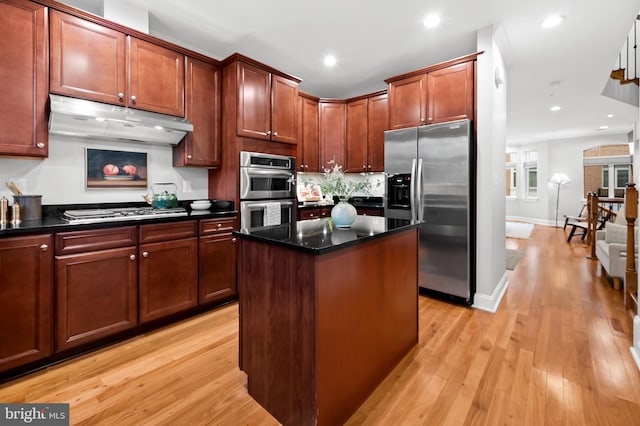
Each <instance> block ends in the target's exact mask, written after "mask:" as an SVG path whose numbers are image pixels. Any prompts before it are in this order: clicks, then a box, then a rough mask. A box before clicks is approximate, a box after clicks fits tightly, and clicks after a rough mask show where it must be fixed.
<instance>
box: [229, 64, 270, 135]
mask: <svg viewBox="0 0 640 426" xmlns="http://www.w3.org/2000/svg"><path fill="white" fill-rule="evenodd" d="M237 78H238V111H237V121H236V122H237V128H236V131H237V133H238V136H245V137H248V138H254V139H265V140H269V139H270V138H271V96H270V95H271V74H270V73H269V72H267V71H264V70H262V69H260V68H258V67H254V66H253V65H249V64H245V63H244V62H239V63H238V76H237Z"/></svg>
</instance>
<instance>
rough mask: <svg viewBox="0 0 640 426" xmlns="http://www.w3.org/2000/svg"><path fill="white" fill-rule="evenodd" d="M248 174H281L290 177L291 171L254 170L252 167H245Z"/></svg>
mask: <svg viewBox="0 0 640 426" xmlns="http://www.w3.org/2000/svg"><path fill="white" fill-rule="evenodd" d="M245 170H246V172H247V174H248V175H258V176H282V177H286V178H290V177H291V176H292V175H293V173H291V172H284V171H274V170H254V169H245Z"/></svg>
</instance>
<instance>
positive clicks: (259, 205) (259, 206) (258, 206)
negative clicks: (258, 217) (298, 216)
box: [246, 201, 293, 209]
mask: <svg viewBox="0 0 640 426" xmlns="http://www.w3.org/2000/svg"><path fill="white" fill-rule="evenodd" d="M274 202H276V203H278V204H280V205H283V206H291V205H293V201H274ZM246 207H247V208H249V209H265V208H267V204H266V203H255V204H254V203H250V204H246Z"/></svg>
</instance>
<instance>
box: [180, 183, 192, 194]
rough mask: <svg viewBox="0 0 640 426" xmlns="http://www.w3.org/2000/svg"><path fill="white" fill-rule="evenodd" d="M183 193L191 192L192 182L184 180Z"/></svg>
mask: <svg viewBox="0 0 640 426" xmlns="http://www.w3.org/2000/svg"><path fill="white" fill-rule="evenodd" d="M182 192H191V181H190V180H183V181H182Z"/></svg>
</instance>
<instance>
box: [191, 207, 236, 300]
mask: <svg viewBox="0 0 640 426" xmlns="http://www.w3.org/2000/svg"><path fill="white" fill-rule="evenodd" d="M234 221H235V218H225V219H221V220H203V221H200V239H199V242H198V244H199V247H198V249H199V253H198V258H199V266H198V275H199V276H198V303H200V304H203V303H210V302H218V301H221V300H225V299H230V298H232V297H234V296H236V295H237V294H238V290H237V283H236V277H237V272H236V264H237V258H238V244H237V240H236V238H235V237H234V236H233V234H232V231H233V225H234Z"/></svg>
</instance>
